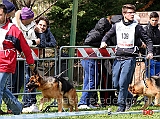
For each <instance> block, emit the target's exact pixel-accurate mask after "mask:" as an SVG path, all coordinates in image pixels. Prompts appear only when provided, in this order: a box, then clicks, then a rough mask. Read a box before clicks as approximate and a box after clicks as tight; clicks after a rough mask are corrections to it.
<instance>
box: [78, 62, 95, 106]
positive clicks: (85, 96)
mask: <svg viewBox="0 0 160 119" xmlns="http://www.w3.org/2000/svg"><path fill="white" fill-rule="evenodd" d="M81 64H82V66H83V69H84V81H83V90H90V89H96V87H97V85H98V63H97V61H96V60H94V59H87V60H82V61H81ZM92 94H93V92H82V96H81V99H80V102H79V104H78V105H90V102H91V100H92V102H93V100H94V99H90V96H91V95H92ZM95 101H96V99H95Z"/></svg>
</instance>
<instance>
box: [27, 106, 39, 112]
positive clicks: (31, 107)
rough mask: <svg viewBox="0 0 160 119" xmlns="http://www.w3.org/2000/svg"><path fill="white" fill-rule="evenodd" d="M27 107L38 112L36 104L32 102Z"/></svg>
mask: <svg viewBox="0 0 160 119" xmlns="http://www.w3.org/2000/svg"><path fill="white" fill-rule="evenodd" d="M29 108H30V111H31V112H40V110H39V109H38V107H37V106H36V104H32V105H31V106H30V107H29Z"/></svg>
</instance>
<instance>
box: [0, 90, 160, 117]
mask: <svg viewBox="0 0 160 119" xmlns="http://www.w3.org/2000/svg"><path fill="white" fill-rule="evenodd" d="M80 96H81V93H80V92H78V97H79V99H80ZM41 97H42V96H41V94H38V95H37V100H38V102H37V105H39V100H40V99H41ZM19 100H20V101H21V100H22V96H19ZM50 103H51V102H48V103H46V104H45V106H44V107H46V106H48V105H49V104H50ZM142 105H143V102H142V103H141V104H140V105H133V106H132V108H131V109H130V111H139V110H138V108H140V107H141V106H142ZM108 108H111V109H112V112H115V111H116V110H117V106H107V107H106V108H98V109H86V110H79V111H102V110H108ZM159 109H160V107H155V106H149V107H148V110H159ZM2 110H3V111H6V105H5V104H4V103H3V105H2ZM55 112H57V107H51V108H50V110H49V112H47V113H55ZM39 114H40V113H39ZM28 115H29V114H28ZM37 115H38V113H37ZM0 117H1V116H0ZM159 117H160V113H154V114H153V115H152V116H148V115H143V114H118V115H108V114H107V113H106V114H95V115H94V114H92V115H83V116H68V117H59V118H58V119H105V118H107V119H159ZM43 119H44V118H43ZM46 119H54V118H47V117H46Z"/></svg>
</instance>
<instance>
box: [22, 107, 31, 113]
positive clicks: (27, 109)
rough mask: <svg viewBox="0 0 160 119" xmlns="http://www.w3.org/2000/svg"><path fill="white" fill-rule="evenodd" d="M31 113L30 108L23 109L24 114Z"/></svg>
mask: <svg viewBox="0 0 160 119" xmlns="http://www.w3.org/2000/svg"><path fill="white" fill-rule="evenodd" d="M29 112H30V107H25V108H23V109H22V113H29Z"/></svg>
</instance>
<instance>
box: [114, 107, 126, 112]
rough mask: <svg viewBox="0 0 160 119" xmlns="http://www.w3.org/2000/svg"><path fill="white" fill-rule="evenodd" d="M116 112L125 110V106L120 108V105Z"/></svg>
mask: <svg viewBox="0 0 160 119" xmlns="http://www.w3.org/2000/svg"><path fill="white" fill-rule="evenodd" d="M116 112H125V109H124V108H119V107H118V109H117V111H116Z"/></svg>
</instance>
